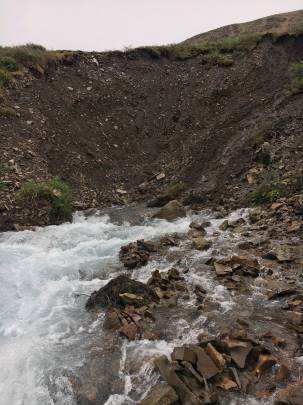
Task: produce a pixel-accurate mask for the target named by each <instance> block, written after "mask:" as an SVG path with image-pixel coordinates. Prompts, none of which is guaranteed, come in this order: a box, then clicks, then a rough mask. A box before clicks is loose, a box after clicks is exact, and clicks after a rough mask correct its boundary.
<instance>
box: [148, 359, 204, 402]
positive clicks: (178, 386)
mask: <svg viewBox="0 0 303 405" xmlns="http://www.w3.org/2000/svg"><path fill="white" fill-rule="evenodd" d="M155 366H156V368H157V369H158V370H159V372H160V374H161V377H162V378H163V379H164V380H165V381H166V382H167V383H168V384H169V385H170V386H171V387H173V388H174V389H175V391H176V392H177V395H178V397H179V399H180V401H181V403H182V404H186V405H203V404H204V402H203V401H201V400H200V399H199V398H198V397H197V396H196V395H195V394H194V393H192V392H191V390H190V389H189V388H188V387H187V385H186V384H184V382H183V381H182V380H181V378H180V377H178V374H177V373H176V371H175V370H174V368H173V367H172V365H171V364H170V362H169V361H168V358H167V357H166V356H161V357H159V358H157V359H156V360H155Z"/></svg>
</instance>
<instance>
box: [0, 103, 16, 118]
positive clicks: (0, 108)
mask: <svg viewBox="0 0 303 405" xmlns="http://www.w3.org/2000/svg"><path fill="white" fill-rule="evenodd" d="M15 115H16V112H15V110H14V109H13V108H12V107H10V106H8V105H0V117H1V116H2V117H3V116H4V117H14V116H15Z"/></svg>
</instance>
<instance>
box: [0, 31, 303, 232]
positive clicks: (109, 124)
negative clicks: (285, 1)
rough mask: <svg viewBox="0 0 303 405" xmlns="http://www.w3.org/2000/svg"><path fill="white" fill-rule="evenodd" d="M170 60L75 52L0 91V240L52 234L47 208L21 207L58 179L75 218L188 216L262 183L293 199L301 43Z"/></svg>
mask: <svg viewBox="0 0 303 405" xmlns="http://www.w3.org/2000/svg"><path fill="white" fill-rule="evenodd" d="M171 50H172V48H170V47H167V49H166V50H165V48H162V49H161V52H158V50H156V51H155V50H154V49H153V48H142V49H137V50H129V51H127V52H107V53H84V52H76V53H73V54H69V55H68V57H67V58H63V60H62V61H60V63H58V64H53V65H50V66H48V68H47V69H43V70H42V71H41V69H38V70H37V69H32V68H27V69H23V70H22V72H19V73H18V74H17V75H16V77H15V80H14V82H13V84H11V85H10V86H8V87H7V88H5V89H4V90H3V91H2V106H5V108H6V109H7V110H5V109H4V112H3V110H2V114H1V115H0V127H1V145H0V148H1V167H2V170H1V182H2V183H1V185H2V187H1V190H0V195H1V207H0V208H1V228H2V229H11V228H13V226H14V224H21V225H28V224H32V223H34V224H36V223H37V224H45V223H49V222H50V221H51V219H50V217H49V210H48V208H47V204H46V206H45V207H43V205H41V204H40V205H39V204H38V205H37V204H35V203H34V202H33V201H31V203H30V204H28V203H27V204H24V202H23V201H21V200H20V198H18V195H19V194H20V193H19V192H20V189H21V188H22V186H23V184H24V183H26V182H27V181H29V180H33V181H41V180H46V179H51V178H52V177H53V176H56V175H58V176H60V178H61V179H62V180H63V181H65V182H66V183H68V184H70V185H71V187H72V190H73V207H74V208H75V209H77V208H91V207H98V206H101V205H103V206H104V205H110V204H120V203H124V202H131V201H138V200H143V201H147V200H150V199H151V198H154V197H155V196H157V195H159V194H161V193H162V194H163V193H164V194H169V193H172V194H176V193H179V192H180V193H181V195H180V196H179V198H180V199H181V200H183V202H185V203H188V204H203V205H205V204H211V203H221V204H223V205H224V204H226V205H228V206H232V205H233V206H237V205H244V204H245V201H246V198H247V192H248V191H249V190H250V189H251V190H252V191H254V190H255V188H256V187H257V186H258V185H260V184H261V183H262V182H263V181H264V178H265V179H268V178H270V180H268V181H270V182H274V183H275V184H280V183H281V182H282V183H283V184H290V183H291V186H293V184H295V186H294V187H297V183H298V179H300V177H302V152H303V149H302V148H303V145H302V136H303V127H302V118H303V117H302V101H303V95H302V92H301V88H300V86H299V88H298V89H296V88H292V87H291V83H292V84H293V85H294V83H295V80H296V79H297V80H298V82H297V83H299V84H300V80H301V79H300V77H301V76H300V74H301V73H302V72H301V73H300V69H298V72H297V73H296V71H295V67H296V66H297V67H298V66H300V63H301V62H302V61H303V37H302V35H299V34H298V35H282V36H280V37H279V38H277V37H272V36H271V35H265V36H262V37H260V38H258V39H257V40H256V41H255V43H253V44H250V46H249V47H247V49H241V47H240V48H239V47H236V48H235V49H232V48H230V47H229V49H225V48H224V46H223V47H222V49H220V50H219V51H217V50H215V51H214V52H212V53H209V51H207V50H206V51H205V50H201V52H200V51H199V52H193V53H191V52H189V54H186V55H184V53H183V49H182V54H180V55H178V53H177V54H176V53H174V54H172V53H171ZM177 51H178V49H177ZM296 75H299V76H298V77H297V76H296ZM296 90H297V91H296ZM8 107H9V108H8ZM5 111H6V113H5Z"/></svg>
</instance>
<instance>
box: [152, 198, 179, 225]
mask: <svg viewBox="0 0 303 405" xmlns="http://www.w3.org/2000/svg"><path fill="white" fill-rule="evenodd" d="M183 217H186V210H185V208H184V207H183V205H182V204H180V203H179V201H177V200H173V201H170V202H169V203H168V204H166V205H165V206H164V207H162V208H161V209H160V210H159V211H158V212H156V214H155V215H154V216H153V218H160V219H166V220H167V221H173V220H174V219H177V218H183Z"/></svg>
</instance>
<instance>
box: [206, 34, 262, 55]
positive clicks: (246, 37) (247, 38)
mask: <svg viewBox="0 0 303 405" xmlns="http://www.w3.org/2000/svg"><path fill="white" fill-rule="evenodd" d="M263 37H264V34H263V33H261V32H254V33H245V34H240V35H237V36H232V37H227V38H224V39H223V40H222V41H218V42H217V43H214V46H217V48H218V49H220V50H222V51H232V52H233V51H249V50H252V49H254V48H255V47H256V46H257V45H258V43H259V42H260V41H261V40H262V38H263Z"/></svg>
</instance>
